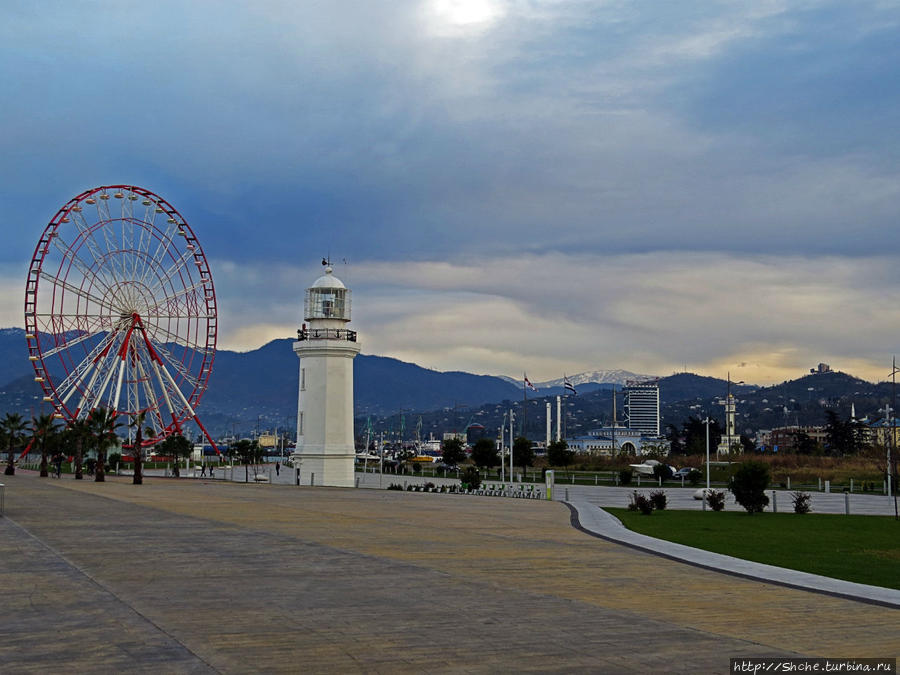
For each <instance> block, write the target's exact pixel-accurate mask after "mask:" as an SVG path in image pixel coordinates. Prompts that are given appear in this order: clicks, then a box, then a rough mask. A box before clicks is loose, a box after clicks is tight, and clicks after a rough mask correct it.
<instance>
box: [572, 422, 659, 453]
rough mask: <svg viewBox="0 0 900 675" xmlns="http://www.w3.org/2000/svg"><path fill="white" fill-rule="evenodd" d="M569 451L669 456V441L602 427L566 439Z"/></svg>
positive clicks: (620, 429)
mask: <svg viewBox="0 0 900 675" xmlns="http://www.w3.org/2000/svg"><path fill="white" fill-rule="evenodd" d="M566 443H568V445H569V449H570V450H574V451H575V452H584V453H587V454H590V455H604V456H615V455H618V454H626V455H638V456H641V455H648V454H659V455H663V456H665V455H668V454H669V445H670V444H669V441H668V440H666V439H665V438H659V437H657V436H649V435H647V434H644V433H642V432H641V431H639V430H637V429H628V428H625V427H619V426H617V427H602V428H600V429H591V430H590V431H588V435H587V436H580V437H578V438H567V439H566Z"/></svg>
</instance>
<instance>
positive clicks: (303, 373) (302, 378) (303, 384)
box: [300, 368, 306, 391]
mask: <svg viewBox="0 0 900 675" xmlns="http://www.w3.org/2000/svg"><path fill="white" fill-rule="evenodd" d="M300 391H306V368H301V369H300Z"/></svg>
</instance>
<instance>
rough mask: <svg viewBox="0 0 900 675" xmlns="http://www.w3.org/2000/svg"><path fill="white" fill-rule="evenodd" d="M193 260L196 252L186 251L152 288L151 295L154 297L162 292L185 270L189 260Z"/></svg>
mask: <svg viewBox="0 0 900 675" xmlns="http://www.w3.org/2000/svg"><path fill="white" fill-rule="evenodd" d="M192 258H194V252H193V251H187V250H185V251H184V252H183V253H182V254H181V255H180V256H179V257H178V258H177V259H176V260H175V262H174V263H173V264H172V266H171V267H169V268H168V269H167V270H165V271H164V272H163V274H162V277H161V278H160V280H159V281H157V282H156V283H155V284H154V285H153V286H151V287H150V293H152V294H153V295H156V293H158V292H159V291H161V290H162V288H163V285H164V284H165V283H166V281H168V280H169V279H172V278H173V277H175V275H176V274H178V273H179V272H180V271H181V270H182V268H184V267H185V266H186V265H187V263H188V260H191V259H192Z"/></svg>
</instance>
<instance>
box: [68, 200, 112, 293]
mask: <svg viewBox="0 0 900 675" xmlns="http://www.w3.org/2000/svg"><path fill="white" fill-rule="evenodd" d="M99 201H102V200H98V202H99ZM98 210H99V204H98ZM71 220H72V222H73V223H74V224H75V229H76V230H78V233H79V235H80V237H81V239H82V240H83V241H84V244H85V246H86V247H87V250H88V253H90V254H91V257H92V258H93V259H94V265H95V266H96V268H97V270H98V272H97V273H95V274H91V275H90V276H99V275H100V274H103V275H106V274H108V275H109V276H110V277H112V285H113V286H116V285H118V284H120V283H121V282H122V280H121V279H119V278H118V277H117V276H116V273H115V268H114V266H110V265H106V264H104V261H105V260H106V259H107V258H112V253H113V252H112V250H110V247H109V240H108V237H107V233H106V223H107V222H108V221H109V214H108V213H107V216H106V218H102V217H101V220H100V227H99V229H100V230H101V231H102V232H103V238H104V241H105V242H106V254H105V255H104V253H103V251H102V250H101V248H100V245H99V244H98V243H97V240H96V239H95V238H94V236H93V235H92V227H91V226H90V225H89V224H88V222H87V220H85V218H84V215H83V214H82V212H80V211H75V212H73V213H72V218H71ZM71 250H73V251H74V249H71ZM100 270H102V272H100ZM86 276H88V275H86ZM106 285H107V287H109V286H110V283H109V280H108V279H107V284H106Z"/></svg>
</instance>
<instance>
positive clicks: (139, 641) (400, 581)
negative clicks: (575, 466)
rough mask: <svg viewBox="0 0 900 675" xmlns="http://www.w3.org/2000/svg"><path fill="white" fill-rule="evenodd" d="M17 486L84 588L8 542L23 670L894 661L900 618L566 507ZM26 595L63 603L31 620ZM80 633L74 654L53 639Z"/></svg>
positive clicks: (13, 537) (11, 511)
mask: <svg viewBox="0 0 900 675" xmlns="http://www.w3.org/2000/svg"><path fill="white" fill-rule="evenodd" d="M11 488H12V489H11V490H10V492H9V493H8V495H7V496H8V499H7V513H8V515H9V517H10V519H11V520H12V521H14V522H15V523H17V524H20V525H21V526H22V527H23V528H25V529H26V530H27V531H28V532H29V533H31V534H33V535H34V537H37V539H39V540H40V542H43V543H44V544H45V545H46V546H49V547H50V548H52V549H54V550H55V551H57V552H58V554H59V556H62V557H63V558H64V561H63V563H60V564H64V565H67V566H68V567H66V569H70V567H71V565H75V566H77V569H78V570H79V571H78V572H77V573H75V572H70V574H69V576H66V575H63V576H62V577H61V578H59V579H57V578H56V577H54V576H53V571H52V570H47V569H44V568H43V567H42V566H41V565H36V560H38V559H40V558H42V557H44V558H48V559H49V558H50V557H52V556H48V555H43V554H42V551H45V550H46V549H42V550H38V551H31V552H30V553H29V552H28V547H27V546H25V545H24V544H23V543H22V542H23V541H25V540H30V541H32V542H35V539H33V538H31V537H29V536H28V535H27V534H25V533H24V532H23V531H22V530H20V529H18V528H16V527H15V526H14V525H13V526H11V527H10V526H9V525H10V524H9V523H4V526H5V529H4V530H3V531H2V534H3V535H4V536H3V537H2V538H0V559H2V560H4V561H6V560H8V559H9V560H12V558H11V557H10V558H8V557H7V556H8V554H9V555H12V552H13V551H16V550H20V551H23V552H24V553H20V554H19V555H20V558H19V559H17V560H16V563H15V564H13V565H8V564H6V563H5V562H4V567H3V570H4V571H3V572H2V573H0V601H2V602H0V627H2V628H3V631H2V632H3V634H4V635H7V634H8V635H9V636H10V637H11V638H13V639H11V640H9V641H7V640H0V663H4V664H6V663H7V658H13V659H15V661H9V663H11V664H13V666H12V667H11V668H10V669H9V672H20V671H23V672H25V671H28V670H29V669H30V670H40V669H41V667H40V666H41V663H42V660H43V659H44V652H43V651H42V650H41V649H39V648H38V646H39V645H41V644H43V643H45V642H47V641H50V642H54V641H56V642H62V643H63V644H69V645H72V644H81V643H85V644H91V645H94V644H98V645H106V644H108V645H110V648H109V649H107V650H106V651H104V652H101V653H97V654H94V653H88V654H87V655H85V654H82V653H81V652H79V651H78V650H72V651H71V652H70V653H69V663H70V669H71V670H73V672H92V671H96V670H104V669H106V670H116V664H118V663H119V661H117V658H119V656H118V655H120V654H126V653H131V654H133V655H134V656H133V660H134V662H133V666H134V668H131V669H139V668H144V669H147V670H152V669H153V667H154V665H155V666H156V667H158V666H159V663H160V662H162V663H165V664H166V666H165V669H166V670H168V671H170V672H192V670H191V669H192V668H198V667H204V668H205V667H207V666H206V665H205V664H209V667H211V668H214V669H216V670H219V671H221V672H296V671H303V672H390V673H394V672H426V671H427V672H473V673H480V672H497V671H505V670H510V669H512V668H515V669H516V670H527V671H531V672H563V671H565V672H589V671H590V672H597V671H598V670H600V671H603V672H651V671H659V670H665V671H667V672H724V670H725V668H727V663H728V658H729V657H731V656H742V655H743V656H750V655H757V656H759V655H779V654H780V655H785V654H793V653H802V654H809V655H819V656H835V655H839V654H840V653H844V654H845V655H850V654H852V655H856V656H859V655H861V654H862V655H872V656H885V655H892V654H896V653H897V652H898V651H900V649H898V646H900V639H898V634H897V630H896V626H897V624H898V621H897V617H898V616H900V615H898V613H897V612H896V611H893V612H892V610H888V609H885V608H879V607H871V606H861V605H859V603H853V602H850V601H846V600H841V599H837V598H829V597H821V596H815V595H813V594H810V593H804V592H802V591H794V590H791V589H783V588H776V587H772V586H769V585H766V584H760V583H756V582H750V581H745V580H741V579H733V578H730V577H724V576H723V575H719V574H716V573H714V572H707V571H705V570H697V569H696V568H690V567H687V566H685V565H681V564H678V563H674V562H671V561H667V560H662V559H659V558H655V557H653V556H649V555H647V554H644V553H641V552H637V551H633V550H630V549H625V548H622V547H620V546H617V545H614V544H610V543H608V542H604V541H601V540H597V539H594V538H592V537H589V536H587V535H585V534H583V533H581V532H578V531H576V530H574V529H572V528H571V527H569V525H568V523H569V514H568V512H567V510H566V509H565V508H564V507H563V506H562V505H560V504H552V503H540V502H521V501H515V500H499V499H491V498H465V497H461V498H454V496H452V495H430V494H409V493H388V492H374V491H358V490H331V489H325V488H291V487H279V486H256V485H249V486H241V485H226V484H223V483H210V482H203V481H187V482H186V481H166V480H162V479H159V480H156V479H154V480H152V481H148V483H147V484H145V485H144V486H140V487H135V486H131V485H130V484H127V483H126V482H124V481H122V482H119V481H116V480H112V481H109V482H107V483H105V484H94V483H89V482H85V483H82V482H78V483H76V482H75V481H71V480H69V481H66V480H63V481H59V482H56V481H53V482H50V481H47V480H43V481H40V480H38V479H36V478H29V477H22V479H19V477H14V482H12V483H11ZM13 495H15V496H13ZM0 522H2V521H0ZM7 534H10V536H6V535H7ZM70 564H71V565H70ZM11 570H12V571H14V570H23V571H24V572H23V573H25V574H30V575H32V577H31V579H30V581H28V580H23V579H20V578H19V579H14V578H13V572H12V571H11ZM85 575H86V576H87V577H89V578H90V579H93V580H95V581H96V585H95V584H92V583H91V582H90V580H85V579H84V576H85ZM48 579H49V580H50V581H48ZM29 583H30V585H31V588H34V587H41V588H44V587H48V588H49V587H50V584H51V583H52V584H56V585H57V586H59V588H58V590H55V591H52V592H48V594H47V598H48V599H47V600H45V602H44V604H42V605H39V606H38V608H37V609H35V610H34V611H35V615H34V616H33V617H32V619H31V620H29V621H25V622H20V621H19V619H20V617H21V616H22V615H23V613H24V612H25V611H26V609H27V607H28V601H27V598H26V597H25V596H26V595H27V594H25V593H24V591H23V590H21V589H23V588H26V587H27V586H28V584H29ZM86 589H93V590H90V592H87V591H86ZM98 593H100V594H105V595H102V597H101V598H100V599H99V600H98V599H97V598H96V597H95V596H96V595H97V594H98ZM8 598H10V599H11V601H10V602H7V599H8ZM63 598H66V600H63ZM107 607H110V608H113V609H111V610H110V611H105V610H106V608H107ZM116 607H118V608H119V609H118V611H119V612H123V611H124V610H125V609H129V610H130V612H131V613H130V614H127V612H126V617H125V619H127V618H128V617H131V619H130V620H131V621H132V622H135V626H136V627H135V628H134V629H133V634H129V633H127V632H126V631H124V630H103V623H104V621H105V622H106V623H110V622H112V623H113V624H114V625H122V626H127V625H128V621H126V620H124V619H119V618H116V612H115V611H113V610H114V609H115V608H116ZM738 607H746V609H747V611H746V613H744V612H741V611H736V608H738ZM66 613H68V614H69V615H71V617H72V619H71V620H72V630H73V631H74V632H72V633H71V634H70V631H69V626H68V625H64V627H65V632H62V633H60V632H59V631H58V630H56V629H54V628H53V627H52V624H53V620H52V617H54V616H56V615H57V614H59V615H61V616H66V615H67V614H66ZM748 615H749V617H750V618H748ZM141 620H143V621H145V622H146V626H144V625H143V624H141ZM98 621H99V624H100V627H99V628H98V629H97V630H93V628H94V627H95V625H97V622H98ZM892 627H893V628H894V630H893V631H892V630H891V628H892ZM138 628H139V629H138ZM7 631H8V632H7ZM101 635H102V636H104V637H103V638H99V639H98V636H101ZM60 636H61V637H60ZM88 636H90V638H88ZM160 636H162V637H160ZM163 637H164V638H166V639H169V640H171V643H167V644H168V646H166V645H165V644H164V645H163V648H157V647H156V645H157V644H158V643H159V642H160V641H162V642H163V643H165V640H162V638H163ZM13 643H14V644H15V645H16V653H15V654H13V653H12V652H11V651H10V648H8V647H7V645H8V644H13ZM23 649H24V650H26V652H25V654H22V653H21V650H23ZM167 649H168V651H166V650H167ZM148 652H152V653H153V656H152V657H151V656H148ZM169 654H171V656H169ZM48 663H49V665H50V667H52V666H53V664H54V663H58V661H53V660H50V661H48ZM97 664H101V665H100V667H99V668H98V667H96V665H97ZM35 665H36V666H37V667H36V668H35V667H34V666H35ZM44 666H45V667H46V666H47V664H44ZM45 669H46V668H45ZM3 670H4V672H6V669H5V668H4V669H3Z"/></svg>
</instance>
